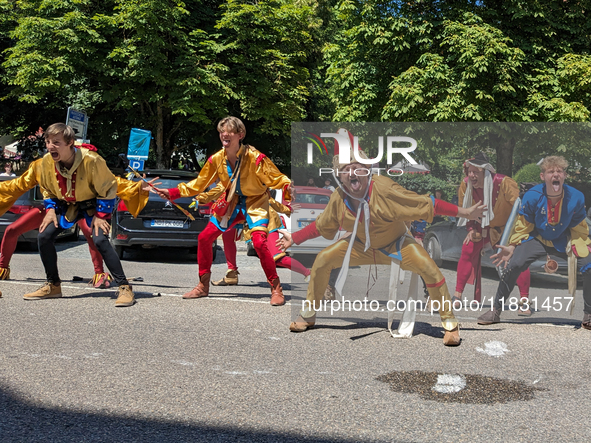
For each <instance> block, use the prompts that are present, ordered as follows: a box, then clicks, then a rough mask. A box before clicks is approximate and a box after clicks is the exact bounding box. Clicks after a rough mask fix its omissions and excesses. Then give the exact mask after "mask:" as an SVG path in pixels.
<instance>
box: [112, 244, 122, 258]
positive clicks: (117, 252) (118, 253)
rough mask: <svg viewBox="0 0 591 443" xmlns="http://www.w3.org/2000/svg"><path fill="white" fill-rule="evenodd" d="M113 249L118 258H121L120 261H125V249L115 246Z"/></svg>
mask: <svg viewBox="0 0 591 443" xmlns="http://www.w3.org/2000/svg"><path fill="white" fill-rule="evenodd" d="M113 249H114V250H115V254H117V257H119V260H123V254H124V252H125V248H124V247H123V246H121V245H115V246H113Z"/></svg>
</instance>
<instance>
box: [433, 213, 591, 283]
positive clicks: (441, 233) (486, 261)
mask: <svg viewBox="0 0 591 443" xmlns="http://www.w3.org/2000/svg"><path fill="white" fill-rule="evenodd" d="M586 221H587V225H591V219H589V218H587V219H586ZM466 235H468V231H467V230H466V227H465V226H462V227H458V226H457V225H456V223H455V222H453V221H443V222H439V223H435V224H434V225H431V227H429V228H427V230H426V231H425V239H424V240H423V245H424V246H425V249H426V250H427V252H428V253H429V256H430V257H431V258H432V259H433V261H435V263H436V264H437V266H441V265H442V263H443V262H444V261H451V262H458V261H459V260H460V255H461V254H462V242H463V241H464V239H465V238H466ZM495 252H496V250H495V251H492V250H488V251H485V252H484V255H483V256H482V262H481V263H482V266H485V267H487V268H494V267H495V266H494V265H493V263H492V260H491V259H490V256H491V255H493V254H494V253H495ZM550 257H551V258H553V259H554V260H556V261H557V262H558V270H557V271H556V272H558V273H559V274H563V275H568V266H567V264H566V260H564V259H562V258H559V257H555V256H552V255H551V256H550ZM545 264H546V260H542V259H541V260H536V261H535V262H533V263H532V264H531V265H530V267H529V270H530V272H545V271H544V265H545Z"/></svg>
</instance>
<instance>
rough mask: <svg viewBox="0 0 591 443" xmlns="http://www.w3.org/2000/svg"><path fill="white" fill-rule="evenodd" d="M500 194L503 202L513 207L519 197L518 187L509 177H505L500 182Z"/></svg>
mask: <svg viewBox="0 0 591 443" xmlns="http://www.w3.org/2000/svg"><path fill="white" fill-rule="evenodd" d="M501 192H502V194H503V195H504V196H505V200H506V201H507V202H508V203H509V204H510V205H511V206H513V203H515V200H517V198H518V197H519V185H518V184H517V182H516V181H515V180H513V179H512V178H511V177H505V178H504V179H503V181H502V182H501Z"/></svg>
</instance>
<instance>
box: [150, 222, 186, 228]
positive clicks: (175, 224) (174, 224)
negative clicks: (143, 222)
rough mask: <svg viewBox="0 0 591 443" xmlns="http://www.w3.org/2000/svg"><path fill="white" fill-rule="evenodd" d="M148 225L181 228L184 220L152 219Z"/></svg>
mask: <svg viewBox="0 0 591 443" xmlns="http://www.w3.org/2000/svg"><path fill="white" fill-rule="evenodd" d="M150 226H152V227H153V228H182V227H184V226H185V222H184V221H182V220H152V222H151V223H150Z"/></svg>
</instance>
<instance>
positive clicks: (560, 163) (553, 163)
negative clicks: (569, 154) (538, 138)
mask: <svg viewBox="0 0 591 443" xmlns="http://www.w3.org/2000/svg"><path fill="white" fill-rule="evenodd" d="M549 168H560V169H562V170H563V171H566V168H568V162H567V161H566V160H565V158H564V157H561V156H559V155H551V156H549V157H546V158H545V159H544V160H542V163H540V169H541V170H542V172H546V169H549Z"/></svg>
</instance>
